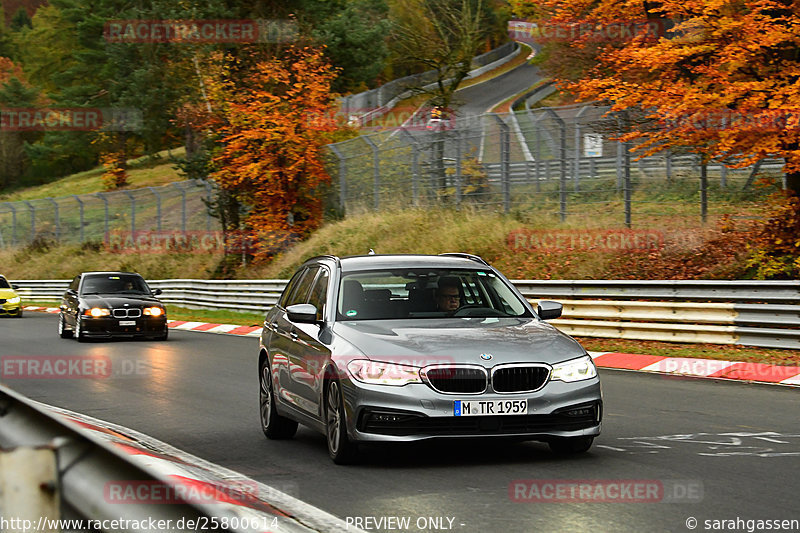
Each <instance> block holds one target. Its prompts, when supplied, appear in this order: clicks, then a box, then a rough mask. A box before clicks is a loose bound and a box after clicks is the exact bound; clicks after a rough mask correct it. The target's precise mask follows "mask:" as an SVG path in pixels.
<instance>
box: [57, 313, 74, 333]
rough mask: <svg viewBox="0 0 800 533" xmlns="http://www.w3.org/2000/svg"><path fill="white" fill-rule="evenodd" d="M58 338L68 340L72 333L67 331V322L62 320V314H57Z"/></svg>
mask: <svg viewBox="0 0 800 533" xmlns="http://www.w3.org/2000/svg"><path fill="white" fill-rule="evenodd" d="M58 336H59V337H61V338H62V339H69V338H70V337H72V331H70V330H68V329H67V321H66V319H65V318H64V313H59V314H58Z"/></svg>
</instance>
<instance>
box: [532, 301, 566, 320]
mask: <svg viewBox="0 0 800 533" xmlns="http://www.w3.org/2000/svg"><path fill="white" fill-rule="evenodd" d="M563 310H564V306H563V305H561V304H560V303H558V302H552V301H550V300H542V301H541V302H539V306H538V307H537V308H536V314H537V315H539V318H541V319H542V320H551V319H553V318H558V317H560V316H561V313H562V312H563Z"/></svg>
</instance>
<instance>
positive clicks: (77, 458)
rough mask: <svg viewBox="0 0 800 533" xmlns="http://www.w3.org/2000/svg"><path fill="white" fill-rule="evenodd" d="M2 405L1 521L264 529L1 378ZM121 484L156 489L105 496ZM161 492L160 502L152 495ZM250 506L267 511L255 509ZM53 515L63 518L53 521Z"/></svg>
mask: <svg viewBox="0 0 800 533" xmlns="http://www.w3.org/2000/svg"><path fill="white" fill-rule="evenodd" d="M0 407H2V413H1V415H0V416H2V419H3V423H2V424H0V464H2V465H3V466H4V468H3V469H2V470H3V471H2V472H0V486H2V487H4V488H5V489H6V490H4V491H0V509H2V510H3V511H4V512H3V517H4V518H5V519H6V520H12V519H16V522H17V524H16V525H15V524H14V523H13V522H12V525H11V527H10V529H9V530H10V531H34V530H39V531H56V530H60V529H61V528H62V525H63V524H64V523H65V522H66V521H67V520H71V521H72V522H71V524H72V525H73V527H74V526H75V524H76V521H78V520H82V522H81V523H82V524H84V526H85V525H86V524H87V523H88V522H87V521H86V520H87V519H88V520H90V521H91V522H90V523H92V524H101V523H102V524H112V523H113V525H108V526H103V527H102V529H105V530H115V531H126V532H130V533H139V532H144V531H149V530H151V529H153V528H154V527H157V528H162V529H169V530H177V529H182V528H181V527H180V526H178V527H177V528H176V527H175V525H176V524H179V523H181V521H182V523H184V524H186V523H194V524H203V523H206V524H208V523H217V524H224V525H223V526H221V527H217V528H216V530H217V531H235V532H241V533H252V532H254V531H261V530H263V527H262V523H263V522H264V521H263V520H259V521H258V522H257V525H256V527H252V524H251V522H250V521H244V520H241V517H243V516H250V515H243V514H241V512H239V510H238V509H236V510H234V509H232V507H233V506H230V505H228V504H224V503H222V504H221V503H219V502H214V501H209V502H208V503H205V502H202V503H201V502H199V501H198V502H194V501H190V500H191V497H186V496H185V495H187V494H191V491H189V490H186V491H182V490H176V488H175V487H176V484H177V483H180V481H179V480H175V479H171V478H170V476H169V475H167V474H165V473H163V471H161V470H159V468H157V467H154V466H149V465H145V464H143V463H142V462H137V461H135V460H134V459H133V458H132V457H133V456H128V455H126V454H125V452H123V451H122V450H121V449H120V448H118V447H115V446H114V445H113V444H111V443H110V442H106V441H103V440H101V439H99V438H97V437H96V436H94V435H92V434H91V432H88V431H86V430H81V429H78V428H77V427H76V426H75V425H74V424H70V423H68V422H66V420H64V419H63V418H61V417H60V416H59V415H57V414H56V413H54V412H50V411H49V410H48V409H46V408H45V407H44V406H43V405H41V404H38V403H36V402H33V401H32V400H30V399H28V398H26V397H24V396H22V395H21V394H19V393H17V392H15V391H13V390H11V389H9V388H7V387H5V386H3V385H0ZM9 474H13V477H11V476H9ZM126 480H127V481H126ZM125 484H129V485H131V486H143V488H145V489H147V490H146V491H145V492H146V493H147V494H148V495H156V496H153V497H152V498H148V497H147V496H139V495H138V494H137V495H136V496H135V497H133V498H131V499H130V501H129V500H128V499H125V500H124V502H122V500H121V498H114V497H110V494H113V492H109V487H113V486H115V485H120V486H121V485H125ZM166 495H169V496H168V497H167V496H166ZM159 498H160V499H161V501H156V500H158V499H159ZM148 500H153V501H148ZM164 501H169V505H163V503H164ZM279 512H280V511H279ZM252 513H257V515H258V516H265V517H266V516H270V518H271V517H272V515H269V514H265V513H262V512H260V511H258V512H256V511H252ZM252 513H251V514H252ZM253 516H255V514H253ZM274 516H275V517H277V516H280V517H281V518H280V520H281V522H280V529H281V530H287V531H292V532H295V533H309V532H311V531H321V529H318V528H314V529H312V528H309V527H306V526H304V525H303V524H301V523H300V522H298V521H296V520H295V519H293V518H289V515H288V514H281V515H278V514H275V515H274ZM237 517H238V518H239V519H237ZM59 520H63V521H65V522H60V524H62V525H57V524H59V522H57V521H59ZM189 521H191V522H189ZM26 522H27V523H26ZM23 523H25V525H24V526H23ZM37 524H38V525H37ZM148 524H149V525H150V526H149V527H148ZM152 524H156V526H153V525H152ZM164 524H171V525H172V527H167V526H165V525H164ZM63 527H64V528H67V527H70V526H66V525H64V526H63ZM99 527H100V526H98V527H97V528H96V527H93V526H92V527H88V528H86V529H98V528H99ZM81 529H82V528H81ZM188 529H189V530H191V529H194V527H193V526H190V527H189V528H188ZM65 530H66V529H65Z"/></svg>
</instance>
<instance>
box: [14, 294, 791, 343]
mask: <svg viewBox="0 0 800 533" xmlns="http://www.w3.org/2000/svg"><path fill="white" fill-rule="evenodd" d="M13 283H14V284H16V285H19V286H20V293H21V295H22V296H23V299H25V300H30V301H36V300H51V301H52V300H58V299H59V298H60V297H61V295H62V294H63V292H64V290H66V287H67V284H68V280H18V281H13ZM148 283H149V284H150V286H151V287H152V288H154V289H155V288H160V289H161V290H162V291H163V295H162V296H161V299H162V300H163V301H164V302H166V303H168V304H175V305H181V306H185V307H200V308H210V309H232V310H248V311H266V310H267V309H268V308H269V307H271V306H272V305H275V303H276V302H277V300H278V297H279V296H280V293H281V291H282V290H283V288H284V287H285V285H286V280H222V281H217V280H212V281H204V280H191V279H168V280H153V281H149V282H148ZM512 283H514V285H515V286H516V287H517V288H518V289H519V290H520V292H521V293H522V295H523V296H525V297H526V298H528V299H530V300H532V301H535V300H542V299H552V300H557V301H560V302H562V303H563V304H564V316H563V318H561V319H558V320H553V321H552V323H553V324H554V325H556V326H558V327H559V328H560V329H562V330H563V331H565V332H566V333H569V334H572V335H577V336H587V337H606V338H618V339H639V340H659V341H672V342H701V343H703V342H704V343H715V344H741V345H748V346H761V347H771V348H789V349H800V281H796V280H795V281H704V280H699V281H694V280H690V281H684V280H680V281H630V280H588V281H570V280H516V281H513V282H512ZM643 300H644V301H643Z"/></svg>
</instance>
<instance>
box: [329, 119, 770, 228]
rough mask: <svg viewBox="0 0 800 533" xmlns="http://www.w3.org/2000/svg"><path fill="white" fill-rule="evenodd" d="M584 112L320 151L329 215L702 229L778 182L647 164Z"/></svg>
mask: <svg viewBox="0 0 800 533" xmlns="http://www.w3.org/2000/svg"><path fill="white" fill-rule="evenodd" d="M608 111H609V108H607V107H602V106H594V105H580V106H565V107H559V108H538V109H531V108H526V109H524V110H521V111H516V112H511V113H505V114H486V115H481V116H475V117H460V116H451V117H449V118H446V119H444V120H441V121H433V120H429V121H428V122H427V123H424V124H420V123H418V124H416V125H413V126H411V127H406V128H393V129H390V130H386V131H381V132H376V133H373V134H370V135H362V136H360V137H358V138H355V139H351V140H348V141H344V142H340V143H336V144H333V145H329V148H330V150H331V159H330V171H331V174H332V175H333V176H334V177H335V179H334V184H335V187H336V191H337V197H338V202H339V209H340V210H341V211H343V212H345V213H347V212H354V211H360V210H382V209H389V208H405V207H413V206H416V207H426V206H440V205H455V206H463V205H472V206H480V207H492V208H495V209H500V210H502V211H504V212H506V213H508V212H510V211H512V210H531V211H534V212H536V213H539V214H541V215H542V216H544V215H552V216H554V217H555V218H556V219H557V220H561V221H565V220H567V219H569V218H571V217H575V216H584V217H585V216H589V217H593V216H596V215H598V214H599V213H602V214H603V215H604V216H607V217H611V218H612V219H615V220H618V221H619V222H620V223H622V224H626V225H631V224H633V223H635V221H637V219H638V220H639V221H641V220H642V219H643V218H644V217H651V216H655V217H658V216H664V215H667V216H682V217H689V218H690V219H691V220H692V221H693V222H695V221H696V222H698V223H701V222H704V221H705V220H706V219H707V218H708V217H709V216H713V215H716V214H723V213H729V212H731V211H733V210H735V209H736V208H737V206H741V205H742V203H746V202H752V201H753V200H756V199H758V197H759V194H766V193H765V192H764V193H761V192H759V190H757V189H754V188H753V184H754V181H755V178H756V177H764V176H766V177H770V178H773V179H774V180H775V181H776V182H777V183H780V178H781V176H782V175H783V174H782V166H783V162H782V161H780V160H763V161H760V162H759V163H758V164H756V165H754V166H751V167H746V168H740V169H735V170H734V169H730V168H727V167H726V166H725V165H723V164H722V162H719V161H712V162H709V163H707V164H705V165H704V164H702V162H701V159H700V157H699V156H698V155H696V154H692V153H689V152H683V153H681V152H662V153H659V154H656V155H652V156H648V157H640V156H641V155H642V154H641V153H638V152H636V151H632V148H631V147H632V145H630V144H628V145H626V144H625V143H622V142H618V141H615V140H614V138H615V134H616V133H617V132H618V131H619V129H620V127H622V125H621V124H620V120H621V118H620V116H618V115H610V114H607V112H608Z"/></svg>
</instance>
